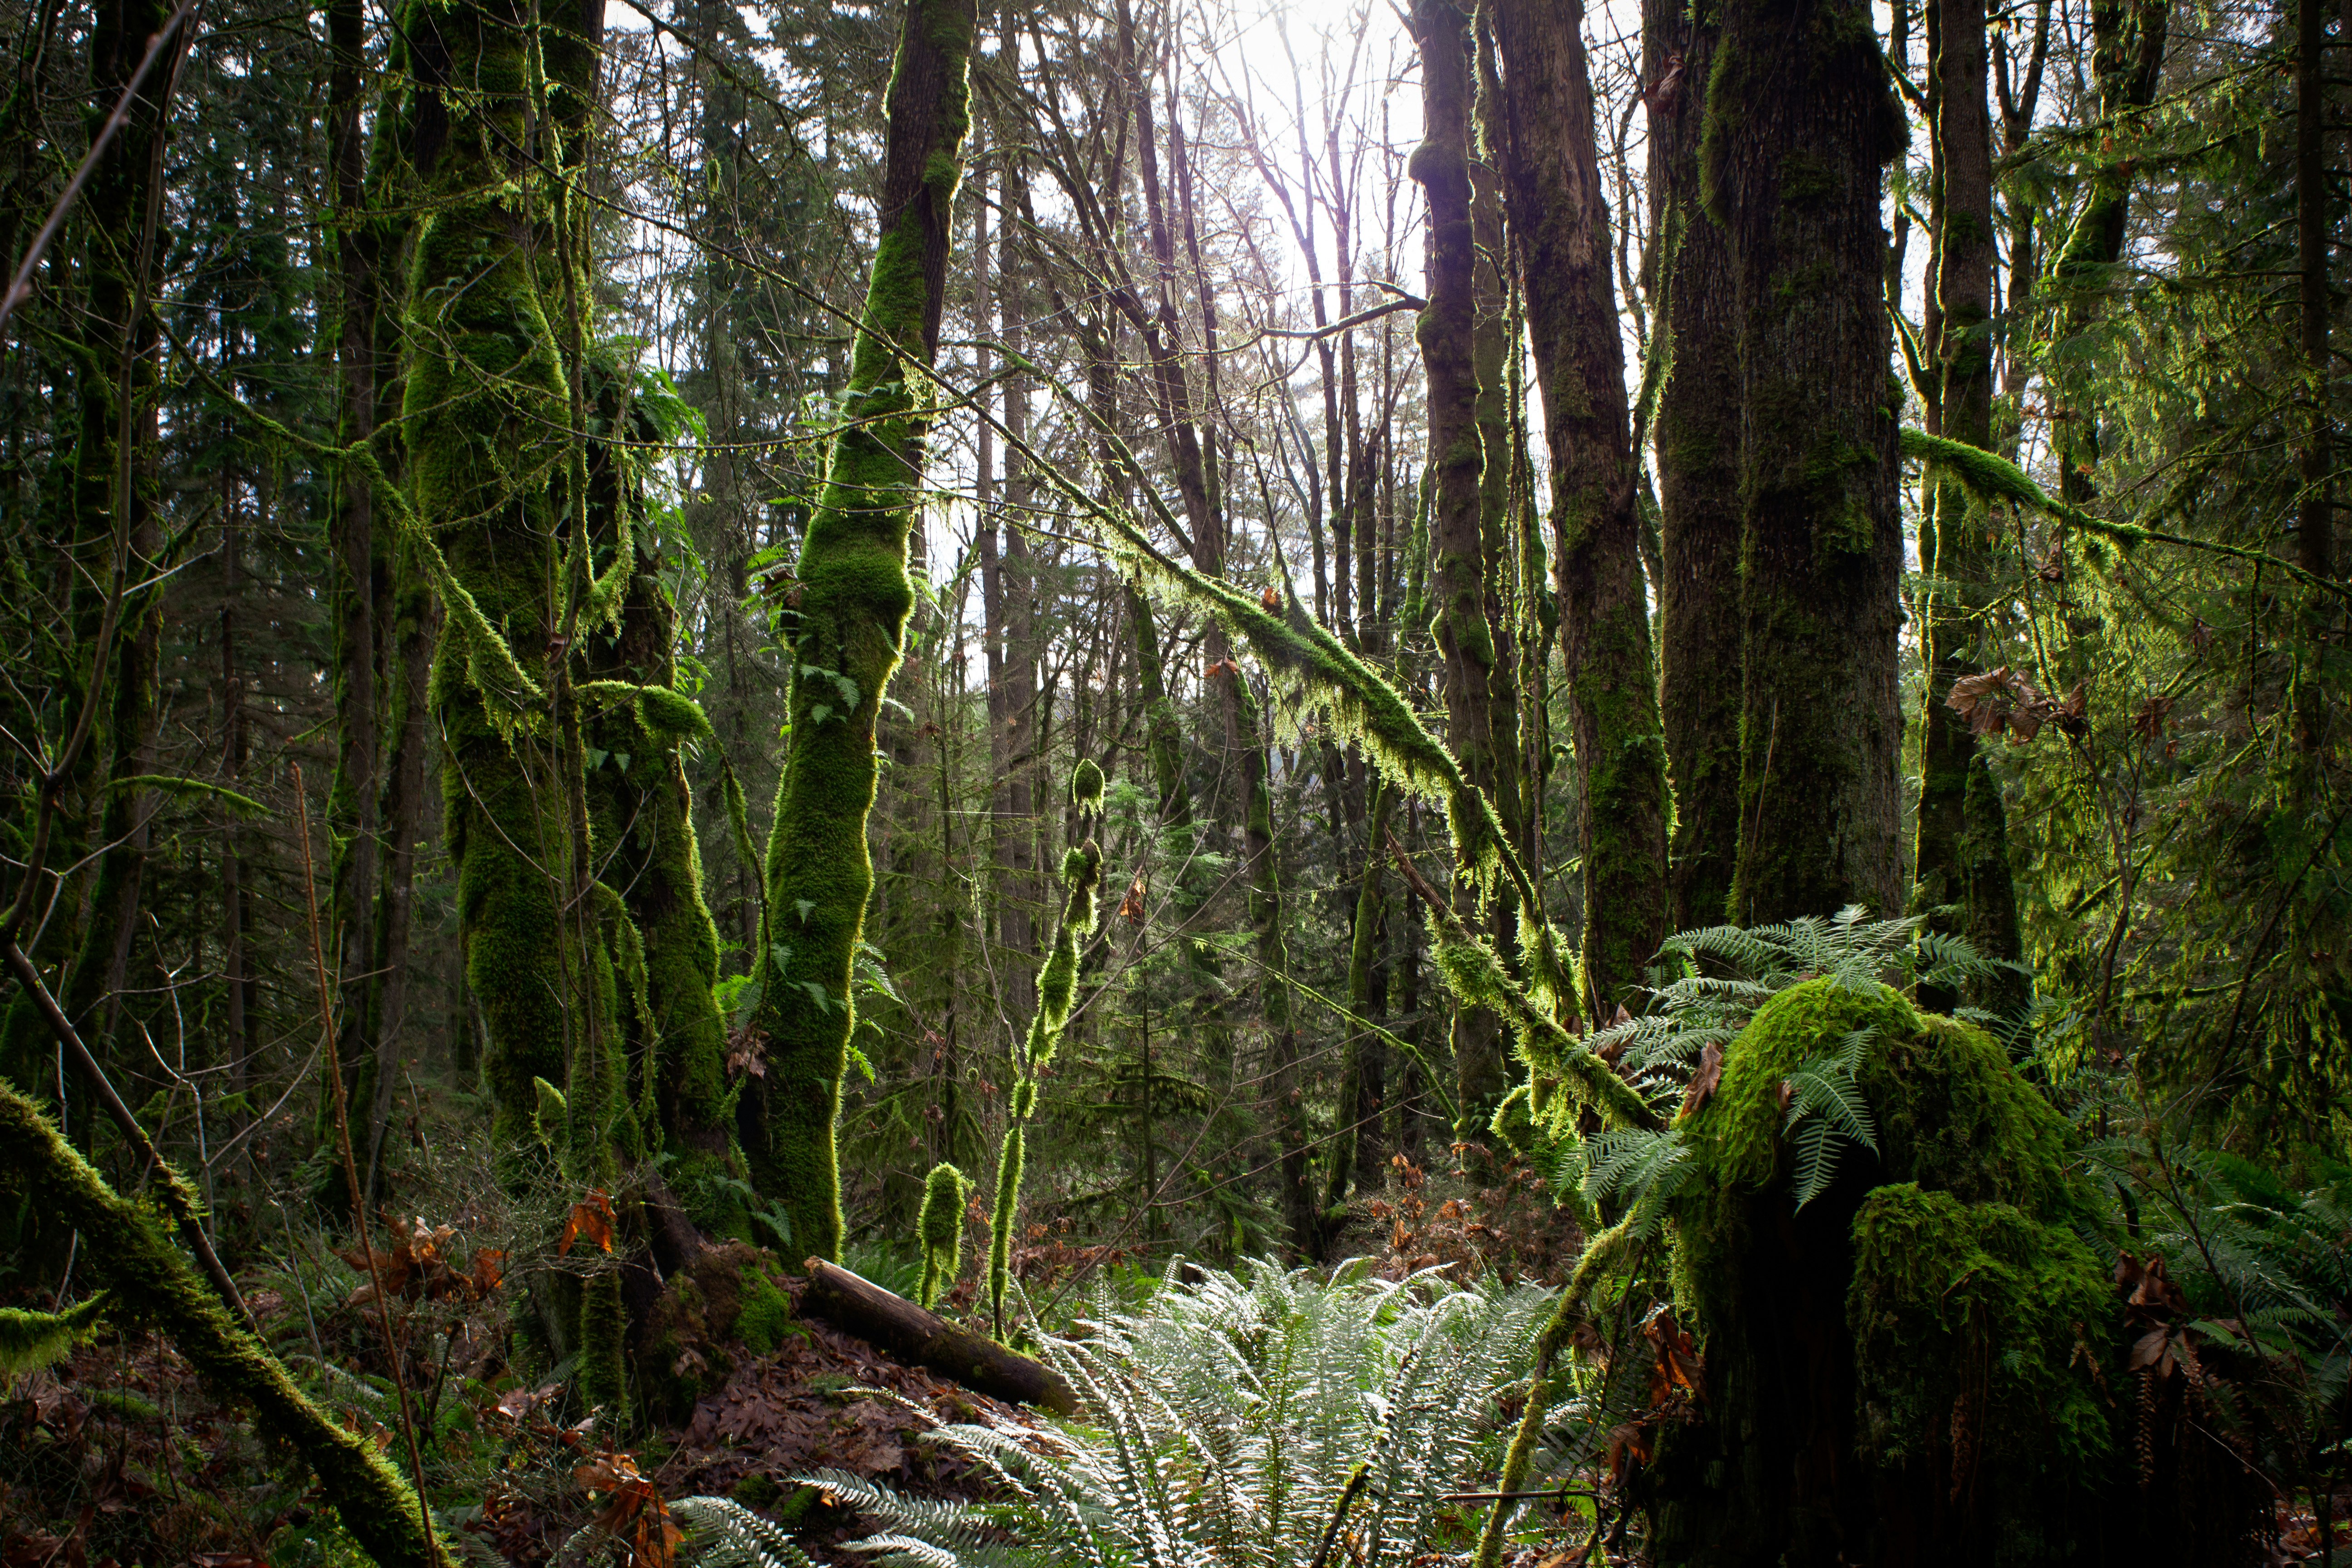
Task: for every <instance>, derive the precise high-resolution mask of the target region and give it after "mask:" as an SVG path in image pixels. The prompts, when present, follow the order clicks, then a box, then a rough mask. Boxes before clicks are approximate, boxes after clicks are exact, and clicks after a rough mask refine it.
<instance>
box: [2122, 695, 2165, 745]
mask: <svg viewBox="0 0 2352 1568" xmlns="http://www.w3.org/2000/svg"><path fill="white" fill-rule="evenodd" d="M2173 702H2174V699H2172V698H2169V697H2156V696H2150V697H2148V698H2147V699H2146V700H2143V701H2142V702H2141V703H2140V705H2139V709H2138V710H2137V712H2135V713H2133V714H2132V721H2131V725H2132V733H2133V734H2135V735H2137V736H2138V737H2139V738H2140V739H2141V740H2143V741H2158V740H2161V739H2163V737H2164V732H2165V731H2167V730H2168V729H2170V728H2172V704H2173Z"/></svg>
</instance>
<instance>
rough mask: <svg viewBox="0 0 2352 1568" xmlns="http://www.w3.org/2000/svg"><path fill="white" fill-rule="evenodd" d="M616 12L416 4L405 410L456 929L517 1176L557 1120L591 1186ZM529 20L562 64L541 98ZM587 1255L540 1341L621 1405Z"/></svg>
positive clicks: (605, 1288)
mask: <svg viewBox="0 0 2352 1568" xmlns="http://www.w3.org/2000/svg"><path fill="white" fill-rule="evenodd" d="M600 15H601V12H600V10H598V8H596V7H593V6H592V5H583V7H582V8H581V9H580V10H578V11H577V12H574V13H572V14H570V15H568V16H567V18H566V26H562V27H556V26H546V27H544V28H543V29H540V28H534V27H532V26H530V23H531V20H532V18H531V17H530V16H529V15H528V14H527V13H526V12H525V11H523V10H519V9H517V8H516V7H515V6H514V5H510V4H509V3H508V0H485V3H484V4H480V5H458V6H450V7H443V6H440V5H435V4H429V3H420V4H417V5H412V6H411V7H410V8H409V9H408V11H407V12H406V13H405V14H404V24H403V32H404V42H405V45H406V48H407V50H408V58H409V62H410V67H411V76H412V80H413V82H414V84H415V85H414V86H413V88H412V89H411V97H410V102H409V104H408V105H407V107H406V110H405V112H406V114H407V116H408V119H409V122H410V141H409V143H408V146H409V151H410V154H411V158H412V161H413V169H412V171H411V172H410V177H412V178H413V180H414V188H415V190H417V191H418V192H419V193H420V195H421V196H422V198H423V199H422V203H421V205H422V206H423V208H424V210H425V214H426V216H425V218H424V220H423V221H422V223H421V224H420V225H419V227H418V230H417V233H416V237H415V261H414V264H413V267H412V269H411V279H410V287H409V293H408V305H407V338H408V345H409V349H408V352H409V360H408V372H407V381H406V385H405V392H404V403H403V419H404V433H405V437H406V445H407V450H408V456H409V461H410V468H411V473H410V480H409V490H410V496H411V505H412V507H413V509H414V510H415V515H416V517H417V519H418V520H419V521H420V522H421V524H422V525H423V527H424V528H425V530H426V531H428V534H429V537H430V539H431V540H432V542H433V544H434V546H435V547H436V550H437V552H438V554H437V564H438V566H439V569H440V582H439V586H440V589H441V593H442V596H443V599H444V607H445V611H446V620H445V623H444V626H443V630H442V634H441V637H440V641H439V646H438V647H437V648H436V653H435V659H434V669H433V676H432V683H431V687H430V689H429V698H430V702H431V706H432V710H433V714H434V718H435V721H436V723H437V725H438V727H439V730H440V733H441V738H442V757H443V764H442V790H443V800H444V813H445V822H446V834H447V840H448V846H449V850H450V854H451V858H453V859H454V860H455V862H456V864H457V906H458V930H459V937H460V941H461V942H462V943H463V945H464V949H465V957H466V972H467V984H468V987H469V988H470V990H471V991H472V993H473V994H474V996H475V997H476V998H477V999H478V1003H479V1005H480V1008H481V1017H482V1024H483V1030H484V1037H485V1040H484V1046H485V1050H484V1061H483V1067H484V1075H485V1077H486V1078H487V1079H488V1084H489V1087H490V1089H491V1092H492V1097H493V1100H494V1111H493V1116H492V1123H491V1126H492V1136H493V1138H494V1140H495V1142H496V1150H497V1155H498V1158H499V1162H500V1165H501V1168H502V1171H503V1172H504V1173H505V1177H506V1179H507V1180H508V1181H509V1182H510V1183H514V1184H518V1185H520V1184H525V1183H527V1182H528V1181H530V1179H532V1177H533V1175H534V1173H536V1172H538V1171H539V1170H541V1169H542V1168H543V1167H542V1165H541V1147H542V1141H544V1143H545V1145H547V1146H548V1147H550V1148H551V1149H552V1151H553V1152H554V1164H555V1176H556V1179H557V1181H558V1183H559V1184H560V1185H561V1186H562V1188H564V1189H565V1190H566V1193H567V1195H568V1196H569V1197H570V1198H571V1199H572V1200H573V1201H575V1202H577V1201H581V1200H583V1197H584V1196H585V1194H586V1192H587V1190H588V1189H591V1188H595V1187H603V1188H605V1189H607V1190H608V1191H609V1190H610V1189H611V1188H612V1187H613V1186H614V1179H615V1175H616V1173H617V1165H618V1161H619V1159H620V1158H621V1156H622V1154H623V1152H625V1151H627V1150H628V1149H629V1148H630V1147H631V1145H632V1144H633V1143H634V1142H635V1137H634V1127H633V1118H632V1111H633V1107H632V1106H631V1104H630V1103H629V1102H628V1101H627V1100H625V1099H624V1098H623V1097H622V1093H621V1085H620V1082H619V1079H620V1053H619V1049H618V1037H617V1035H616V1033H615V1026H616V1024H617V1022H618V1016H619V1013H618V995H617V992H616V988H615V976H614V964H613V952H614V945H615V943H614V936H615V933H614V931H612V930H611V929H610V928H609V925H608V918H607V917H608V910H607V909H606V906H605V905H604V902H603V901H602V900H600V899H598V898H596V897H594V896H593V879H592V877H591V875H590V872H589V868H588V861H589V858H590V843H589V825H588V822H587V820H586V802H585V798H584V787H583V779H582V776H581V775H582V758H583V742H582V740H581V733H580V726H581V715H580V712H579V706H580V705H579V700H578V698H577V695H576V693H575V690H574V684H575V683H574V667H575V662H576V658H577V649H576V647H575V646H574V645H575V644H576V642H577V640H578V638H579V637H580V635H581V634H582V633H583V632H584V631H587V630H590V629H592V627H593V618H594V617H593V615H591V616H583V614H582V613H581V612H582V609H583V601H584V600H585V599H586V597H587V594H588V584H587V583H586V581H585V578H586V573H587V567H586V563H585V561H584V558H583V555H582V553H581V552H583V550H584V549H585V548H586V542H585V541H584V540H583V533H584V531H585V528H586V523H587V515H588V505H587V498H586V495H585V493H584V490H583V486H584V484H585V482H586V479H587V474H586V460H585V459H586V453H587V450H588V446H587V433H586V430H585V427H584V416H585V409H584V407H583V404H582V402H581V399H580V397H579V395H578V389H579V385H580V383H579V382H578V381H576V380H575V376H576V375H579V374H583V367H582V365H581V363H580V362H581V360H582V357H583V352H584V342H585V337H586V333H587V331H588V326H587V323H586V322H585V321H584V320H583V311H584V310H585V305H584V303H583V298H584V292H585V289H584V284H583V282H582V281H581V280H580V279H578V278H577V277H567V276H566V269H567V268H577V267H580V266H583V265H584V263H583V256H582V247H581V244H580V241H581V237H582V231H581V230H580V229H578V228H577V227H575V226H573V224H572V223H571V222H567V221H566V218H567V204H566V202H565V199H564V191H563V185H562V182H563V179H564V178H565V174H563V173H562V171H563V170H564V168H565V165H566V164H567V163H569V162H571V161H572V159H574V158H576V156H577V153H576V149H575V151H574V152H572V153H566V152H565V151H564V143H563V136H562V131H563V128H564V126H565V125H566V124H567V123H568V124H570V125H572V127H574V130H575V134H584V117H583V115H582V114H581V112H580V103H581V101H582V100H584V99H585V98H586V97H587V96H588V95H589V94H590V93H591V92H592V91H593V80H594V70H593V60H594V51H593V37H594V25H595V23H596V21H597V18H598V16H600ZM534 44H541V45H543V46H544V53H545V58H546V60H547V63H548V67H549V73H548V79H549V83H550V86H551V90H550V91H549V92H548V93H547V94H546V96H545V97H544V98H541V96H540V95H539V93H538V90H537V83H536V82H535V81H534V69H533V66H532V59H531V57H532V52H533V46H534ZM572 216H574V217H576V216H577V215H576V211H575V212H573V213H572ZM566 561H568V562H570V570H568V571H565V570H562V569H561V568H560V563H562V562H566ZM534 672H535V673H534ZM542 1086H545V1087H544V1088H543V1087H542ZM558 1095H560V1097H561V1100H562V1115H561V1116H560V1117H558V1116H555V1115H553V1114H552V1113H551V1114H548V1115H545V1116H543V1115H542V1114H541V1107H542V1104H543V1103H545V1104H547V1105H548V1106H549V1108H550V1110H551V1112H552V1109H553V1103H554V1097H555V1096H558ZM551 1122H556V1123H560V1125H551V1124H550V1123H551ZM575 1256H576V1255H575ZM588 1268H589V1272H588V1273H587V1275H586V1277H585V1278H584V1279H582V1278H581V1277H579V1276H578V1275H569V1274H551V1275H548V1276H543V1277H541V1278H540V1279H535V1280H534V1281H533V1282H532V1299H533V1303H534V1306H535V1307H536V1309H537V1311H538V1316H539V1324H540V1327H541V1331H542V1332H543V1334H544V1336H545V1338H546V1340H547V1341H548V1343H549V1348H550V1349H551V1351H552V1352H554V1353H555V1354H557V1355H558V1356H562V1355H564V1354H568V1353H571V1352H574V1351H577V1352H580V1354H581V1357H582V1360H581V1369H580V1381H581V1385H582V1390H583V1394H584V1395H585V1397H586V1398H587V1400H588V1401H589V1402H590V1403H591V1404H594V1405H603V1406H604V1407H605V1408H606V1410H607V1412H608V1414H611V1415H618V1414H619V1412H620V1410H621V1407H622V1405H623V1404H624V1398H625V1391H624V1388H623V1385H622V1369H621V1363H620V1355H619V1351H620V1335H621V1324H620V1317H619V1311H620V1301H619V1277H618V1275H617V1273H615V1272H614V1270H613V1269H612V1268H609V1267H604V1266H602V1265H601V1263H600V1262H599V1261H596V1260H591V1261H590V1263H589V1265H588Z"/></svg>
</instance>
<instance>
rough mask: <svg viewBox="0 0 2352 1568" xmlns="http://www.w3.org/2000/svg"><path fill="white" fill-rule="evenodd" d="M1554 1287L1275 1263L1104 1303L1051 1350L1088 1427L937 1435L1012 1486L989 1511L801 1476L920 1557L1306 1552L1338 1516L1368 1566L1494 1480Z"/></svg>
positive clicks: (1241, 1560)
mask: <svg viewBox="0 0 2352 1568" xmlns="http://www.w3.org/2000/svg"><path fill="white" fill-rule="evenodd" d="M1546 1306H1547V1299H1546V1297H1545V1295H1544V1293H1543V1292H1541V1291H1539V1290H1537V1289H1532V1288H1520V1289H1509V1290H1505V1289H1494V1288H1486V1289H1457V1288H1454V1287H1450V1286H1446V1285H1444V1284H1443V1283H1442V1282H1440V1281H1439V1280H1437V1279H1433V1278H1431V1277H1429V1276H1416V1277H1415V1278H1413V1279H1407V1280H1403V1281H1388V1280H1381V1279H1370V1278H1366V1277H1364V1275H1363V1272H1362V1270H1361V1269H1360V1268H1349V1267H1343V1268H1341V1269H1340V1270H1339V1272H1338V1274H1337V1276H1336V1277H1335V1278H1334V1279H1331V1280H1329V1281H1325V1280H1322V1279H1318V1278H1317V1277H1316V1276H1315V1275H1314V1274H1312V1273H1309V1272H1307V1271H1304V1270H1301V1271H1297V1272H1292V1271H1288V1270H1285V1269H1283V1268H1280V1267H1278V1266H1276V1265H1274V1264H1271V1263H1265V1262H1255V1263H1252V1264H1249V1265H1246V1266H1245V1272H1244V1273H1242V1274H1239V1275H1234V1274H1223V1273H1210V1274H1208V1275H1206V1276H1205V1277H1203V1278H1202V1279H1200V1281H1199V1282H1198V1283H1197V1284H1189V1285H1188V1284H1180V1283H1178V1282H1177V1281H1176V1280H1175V1279H1174V1278H1173V1277H1172V1273H1171V1277H1170V1278H1168V1279H1165V1280H1163V1282H1162V1284H1161V1286H1160V1289H1159V1291H1158V1292H1157V1293H1156V1294H1155V1296H1154V1297H1153V1299H1152V1300H1151V1301H1150V1305H1149V1306H1148V1307H1146V1308H1145V1309H1143V1310H1140V1311H1136V1312H1130V1313H1120V1312H1116V1311H1113V1310H1109V1304H1108V1300H1102V1299H1098V1300H1097V1316H1096V1317H1095V1319H1094V1320H1092V1321H1088V1322H1087V1323H1086V1324H1085V1325H1083V1326H1084V1328H1085V1330H1086V1337H1084V1338H1082V1339H1077V1340H1068V1341H1065V1340H1057V1339H1048V1340H1046V1341H1045V1343H1044V1344H1043V1346H1042V1347H1041V1349H1042V1352H1043V1353H1044V1355H1045V1358H1046V1359H1047V1360H1049V1361H1051V1362H1052V1363H1054V1364H1055V1369H1056V1370H1057V1371H1059V1372H1061V1373H1062V1374H1063V1375H1064V1376H1065V1377H1066V1378H1068V1379H1069V1381H1070V1383H1071V1384H1072V1386H1074V1387H1075V1388H1076V1389H1077V1390H1078V1391H1079V1394H1080V1397H1081V1399H1082V1400H1083V1401H1084V1403H1085V1405H1086V1407H1087V1412H1088V1418H1087V1424H1086V1425H1085V1426H1076V1425H1071V1426H1055V1427H1053V1428H1051V1429H1050V1430H1047V1431H1044V1432H1033V1431H1028V1430H1025V1429H1024V1430H1022V1431H1019V1432H1004V1431H997V1430H993V1429H992V1428H989V1427H984V1426H940V1427H939V1428H937V1429H936V1430H935V1431H934V1432H933V1433H931V1434H930V1440H931V1441H935V1442H940V1443H944V1444H946V1445H948V1446H949V1447H953V1448H954V1449H956V1450H957V1451H958V1452H959V1453H961V1455H962V1456H963V1457H964V1458H968V1459H969V1460H971V1462H972V1463H973V1464H975V1465H976V1466H978V1467H979V1468H981V1469H982V1471H983V1472H985V1473H987V1474H988V1475H989V1476H990V1477H991V1479H993V1480H995V1481H996V1482H997V1483H998V1485H997V1492H998V1495H999V1497H1000V1498H1001V1499H1002V1500H1000V1501H993V1502H990V1503H985V1504H971V1503H956V1502H940V1501H937V1500H929V1499H918V1498H909V1497H905V1496H902V1495H900V1494H898V1493H897V1492H895V1491H893V1490H892V1489H889V1488H887V1487H884V1486H880V1485H878V1484H877V1483H874V1482H871V1481H867V1480H864V1479H859V1478H856V1477H846V1476H840V1475H837V1474H835V1473H832V1472H827V1473H825V1474H823V1475H820V1476H813V1477H808V1478H804V1479H806V1480H807V1481H808V1482H810V1483H811V1484H814V1485H819V1486H824V1487H825V1488H826V1489H829V1490H830V1491H832V1492H833V1494H834V1495H835V1497H838V1498H840V1499H842V1500H845V1501H846V1502H848V1503H850V1504H851V1505H852V1506H853V1507H855V1508H856V1509H857V1510H859V1511H860V1512H861V1513H863V1514H865V1515H866V1516H867V1517H868V1518H869V1519H871V1520H872V1521H874V1523H875V1524H876V1525H877V1527H878V1528H877V1531H876V1532H875V1533H874V1534H872V1535H869V1536H867V1537H866V1539H865V1541H863V1542H858V1543H856V1549H857V1550H859V1551H862V1552H871V1553H872V1554H873V1555H874V1556H875V1558H876V1559H877V1561H878V1562H881V1563H887V1564H893V1565H898V1564H903V1565H907V1568H917V1565H919V1568H994V1565H997V1564H1003V1565H1005V1568H1014V1565H1021V1568H1032V1565H1034V1568H1045V1565H1048V1564H1051V1565H1053V1568H1062V1565H1064V1564H1071V1565H1077V1564H1083V1565H1086V1568H1129V1565H1132V1564H1145V1563H1151V1564H1167V1565H1170V1568H1176V1565H1180V1564H1182V1565H1188V1568H1190V1565H1197V1568H1223V1565H1225V1564H1232V1565H1234V1568H1240V1565H1242V1564H1257V1563H1269V1562H1273V1563H1285V1562H1286V1563H1307V1562H1311V1561H1312V1560H1313V1559H1314V1557H1315V1554H1316V1552H1317V1550H1318V1545H1319V1544H1320V1542H1322V1541H1323V1539H1324V1538H1325V1536H1326V1535H1327V1534H1328V1533H1329V1532H1331V1531H1332V1530H1333V1528H1334V1521H1341V1522H1342V1523H1343V1524H1344V1527H1345V1531H1346V1533H1347V1534H1348V1536H1349V1538H1351V1539H1352V1541H1353V1542H1354V1547H1353V1549H1352V1552H1351V1560H1353V1561H1356V1562H1360V1563H1362V1564H1363V1565H1364V1568H1396V1565H1398V1564H1402V1563H1406V1562H1408V1561H1410V1560H1411V1559H1412V1558H1413V1557H1414V1556H1415V1555H1416V1554H1418V1553H1422V1552H1426V1551H1428V1550H1429V1544H1430V1542H1432V1541H1433V1540H1435V1539H1437V1538H1438V1537H1439V1536H1440V1535H1441V1534H1442V1533H1443V1531H1444V1523H1443V1521H1442V1520H1441V1515H1442V1514H1446V1513H1450V1511H1451V1509H1450V1505H1448V1504H1446V1503H1445V1502H1444V1497H1445V1495H1446V1494H1447V1493H1448V1492H1452V1491H1457V1490H1461V1489H1465V1488H1467V1487H1470V1486H1473V1485H1475V1484H1476V1482H1477V1481H1478V1479H1479V1478H1480V1477H1481V1476H1483V1475H1485V1474H1487V1473H1489V1472H1490V1471H1491V1469H1492V1467H1493V1465H1494V1463H1495V1460H1496V1457H1497V1456H1498V1453H1499V1450H1500V1446H1501V1432H1500V1421H1499V1411H1498V1409H1497V1407H1496V1395H1497V1394H1499V1393H1500V1392H1502V1391H1503V1390H1504V1389H1506V1388H1507V1387H1509V1386H1510V1385H1511V1384H1514V1383H1515V1382H1517V1380H1518V1379H1519V1378H1521V1377H1522V1376H1524V1374H1525V1369H1526V1362H1527V1357H1528V1353H1529V1350H1530V1347H1531V1345H1532V1343H1533V1341H1534V1336H1535V1334H1536V1331H1537V1330H1538V1327H1539V1325H1540V1323H1541V1321H1542V1317H1543V1314H1544V1310H1545V1308H1546Z"/></svg>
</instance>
